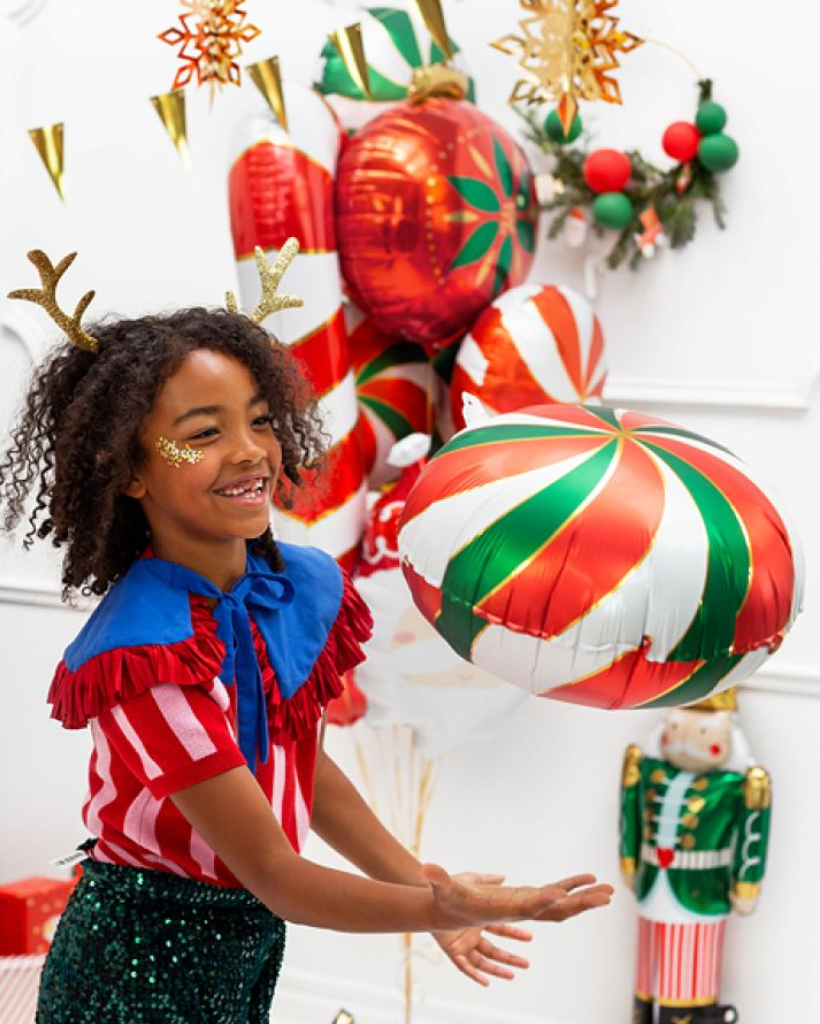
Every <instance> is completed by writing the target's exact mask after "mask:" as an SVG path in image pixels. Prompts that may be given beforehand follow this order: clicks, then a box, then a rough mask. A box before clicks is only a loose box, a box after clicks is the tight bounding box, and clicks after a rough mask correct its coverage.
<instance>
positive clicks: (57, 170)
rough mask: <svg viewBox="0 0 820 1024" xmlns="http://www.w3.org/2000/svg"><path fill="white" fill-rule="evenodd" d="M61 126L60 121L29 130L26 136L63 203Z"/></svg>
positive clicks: (61, 122)
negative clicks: (32, 144)
mask: <svg viewBox="0 0 820 1024" xmlns="http://www.w3.org/2000/svg"><path fill="white" fill-rule="evenodd" d="M63 124H64V122H63V121H60V122H58V123H57V124H49V125H45V126H44V127H43V128H30V129H29V133H28V134H29V137H30V138H31V141H32V142H33V143H34V146H35V148H36V150H37V152H38V153H39V154H40V159H41V160H42V161H43V164H44V165H45V168H46V170H47V171H48V174H49V177H50V178H51V180H52V182H53V183H54V187H55V188H56V189H57V195H58V196H59V197H60V199H62V200H63V201H65V196H64V195H63Z"/></svg>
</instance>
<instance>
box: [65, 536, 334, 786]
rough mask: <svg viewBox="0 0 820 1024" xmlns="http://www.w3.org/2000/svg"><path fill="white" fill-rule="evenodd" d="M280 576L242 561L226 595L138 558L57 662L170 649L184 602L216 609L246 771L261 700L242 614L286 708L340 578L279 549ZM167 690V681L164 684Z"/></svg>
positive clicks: (323, 631)
mask: <svg viewBox="0 0 820 1024" xmlns="http://www.w3.org/2000/svg"><path fill="white" fill-rule="evenodd" d="M279 549H280V551H281V553H282V557H283V559H284V561H285V571H284V572H283V573H275V572H273V570H272V569H271V568H270V566H269V565H268V563H267V562H266V561H265V560H264V559H263V558H259V557H257V556H255V555H252V554H251V553H250V552H249V553H248V558H247V568H246V571H245V573H244V575H243V576H242V577H241V578H240V579H239V580H237V582H236V583H235V584H234V585H233V587H231V589H230V590H229V591H227V592H225V591H222V590H220V589H219V588H218V587H217V586H215V585H214V584H213V583H211V581H210V580H208V579H206V578H205V577H204V576H201V575H200V574H199V573H197V572H194V571H193V570H191V569H186V568H184V567H183V566H180V565H177V564H176V563H174V562H166V561H163V560H162V559H159V558H142V559H140V560H139V561H137V562H135V563H134V564H133V565H132V566H131V568H130V569H129V571H128V573H127V574H126V575H125V576H124V577H123V578H122V579H121V580H120V581H118V582H117V583H116V584H115V585H114V587H112V589H111V590H110V591H109V593H108V594H107V595H106V596H105V598H104V599H103V600H102V602H101V603H100V605H99V607H98V608H97V609H96V610H95V611H94V613H93V615H92V616H91V618H90V619H89V620H88V622H87V623H86V625H85V627H84V628H83V629H82V630H81V632H80V634H79V636H78V637H77V639H76V640H75V641H74V642H73V643H72V644H71V645H70V646H69V647H68V649H67V650H66V652H65V657H64V660H65V663H66V667H67V668H68V669H69V671H71V672H76V671H78V670H79V669H80V668H81V667H82V666H83V665H84V664H85V663H86V662H87V661H88V660H89V659H90V658H93V657H95V656H96V655H99V654H102V653H105V652H106V651H111V650H115V649H117V648H123V647H125V648H127V647H141V646H146V645H154V644H160V645H165V644H174V643H179V642H181V641H184V640H188V639H190V638H191V637H193V635H194V630H193V624H192V621H191V609H190V601H189V599H188V595H189V594H199V595H202V596H203V597H207V598H211V599H213V600H215V601H216V607H215V608H214V610H213V615H214V618H215V619H216V623H217V635H218V636H219V639H220V640H221V641H222V642H223V643H224V645H225V658H224V661H223V663H222V668H221V671H220V678H221V680H222V682H223V683H224V684H225V685H226V686H233V685H235V684H236V685H237V725H238V731H239V746H240V749H241V750H242V753H243V755H244V756H245V760H246V761H247V762H248V765H249V766H250V768H251V770H254V768H255V765H256V755H257V752H258V754H259V757H260V760H261V761H262V762H263V763H264V762H265V761H266V760H267V756H268V748H269V739H268V727H267V715H266V712H265V695H264V689H263V685H262V677H261V673H260V670H259V663H258V661H257V659H256V653H255V651H254V647H253V634H252V633H251V627H250V620H249V611H251V610H252V612H253V618H254V622H255V623H256V625H257V627H258V629H259V632H260V633H261V635H262V639H263V640H264V642H265V647H266V649H267V653H268V658H269V660H270V663H271V665H272V667H273V670H274V672H275V674H276V681H277V685H278V687H279V692H280V694H281V695H282V698H283V699H284V700H288V699H289V698H290V697H292V696H293V694H294V693H295V692H296V691H297V690H298V689H299V687H300V686H302V685H303V684H304V683H305V682H306V680H307V679H308V677H309V676H310V673H311V671H312V669H313V666H314V664H315V663H316V659H317V658H318V657H319V655H320V654H321V653H322V651H323V650H324V647H325V644H326V642H327V636H328V633H329V632H330V630H331V629H332V627H333V623H334V622H335V620H336V616H337V615H338V612H339V608H340V606H341V602H342V596H343V592H344V584H343V580H342V575H341V570H340V569H339V567H338V565H337V564H336V563H335V561H334V560H333V559H332V558H331V557H330V555H327V554H325V553H324V552H323V551H319V550H317V549H315V548H303V547H297V546H295V545H290V544H279ZM168 681H171V680H168Z"/></svg>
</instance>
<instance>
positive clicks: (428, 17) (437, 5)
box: [416, 0, 453, 60]
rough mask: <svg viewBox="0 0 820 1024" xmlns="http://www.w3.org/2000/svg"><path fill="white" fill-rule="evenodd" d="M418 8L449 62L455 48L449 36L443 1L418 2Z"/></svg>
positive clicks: (427, 0)
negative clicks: (442, 7)
mask: <svg viewBox="0 0 820 1024" xmlns="http://www.w3.org/2000/svg"><path fill="white" fill-rule="evenodd" d="M416 7H417V8H418V11H419V14H420V15H421V20H422V21H423V22H424V24H425V25H426V26H427V31H428V32H429V33H430V35H431V36H432V37H433V40H434V42H435V44H436V46H438V48H439V49H440V50H441V52H442V53H443V54H444V56H445V57H446V58H447V60H452V59H453V47H452V44H451V43H450V37H449V35H448V34H447V26H446V24H445V23H444V12H443V11H442V9H441V0H416Z"/></svg>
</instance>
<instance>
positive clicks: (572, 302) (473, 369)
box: [450, 282, 606, 428]
mask: <svg viewBox="0 0 820 1024" xmlns="http://www.w3.org/2000/svg"><path fill="white" fill-rule="evenodd" d="M605 381H606V364H605V360H604V336H603V332H602V330H601V325H600V323H599V322H598V318H597V317H596V316H595V314H594V313H593V311H592V307H591V306H590V304H589V302H587V300H586V299H585V298H584V297H583V296H582V295H579V294H578V293H577V292H574V291H573V290H572V289H571V288H564V287H555V286H553V285H550V284H537V283H535V282H533V283H530V284H522V285H519V286H518V287H517V288H511V289H510V290H509V291H508V292H504V294H503V295H500V296H499V297H498V298H497V299H496V300H495V302H493V303H492V305H490V306H488V307H487V309H485V310H484V312H483V313H481V314H480V315H479V317H478V319H477V320H476V322H475V323H474V324H473V326H472V328H471V329H470V332H469V334H467V335H466V336H465V337H464V340H463V341H462V342H461V346H460V347H459V350H458V355H457V356H456V364H455V368H454V370H453V377H452V380H451V382H450V393H451V399H452V403H453V420H454V422H455V424H456V426H457V427H459V428H461V427H463V426H464V420H463V418H462V415H461V405H462V395H463V394H464V392H465V391H466V392H468V393H469V394H471V395H475V397H476V398H478V399H479V400H480V402H481V404H482V405H483V406H484V407H485V408H486V409H487V410H488V411H490V412H493V413H498V412H513V411H514V410H515V409H521V408H523V407H524V406H527V405H541V404H543V403H547V402H549V403H553V402H584V401H586V400H587V399H589V398H596V397H599V396H600V395H601V393H602V391H603V387H604V382H605Z"/></svg>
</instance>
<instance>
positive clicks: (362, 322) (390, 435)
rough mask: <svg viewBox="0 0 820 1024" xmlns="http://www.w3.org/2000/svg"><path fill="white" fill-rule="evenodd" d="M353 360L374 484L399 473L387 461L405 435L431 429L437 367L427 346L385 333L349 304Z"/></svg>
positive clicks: (362, 436)
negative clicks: (429, 359) (432, 396)
mask: <svg viewBox="0 0 820 1024" xmlns="http://www.w3.org/2000/svg"><path fill="white" fill-rule="evenodd" d="M346 322H347V330H348V337H349V339H350V358H351V361H352V363H353V371H354V373H355V374H356V394H357V395H358V398H359V441H360V444H361V446H362V454H363V457H364V466H365V472H366V473H367V477H368V482H369V485H370V487H371V488H378V487H381V485H382V484H384V483H387V482H388V481H389V480H394V479H395V478H396V477H397V476H398V475H399V470H398V468H397V467H395V466H391V465H390V464H389V463H388V462H387V456H388V455H389V454H390V449H391V448H392V447H393V445H394V444H395V443H396V441H400V440H401V439H402V438H403V437H407V435H408V434H414V433H429V431H430V428H431V424H430V419H431V416H432V410H431V409H430V403H431V392H430V389H431V387H432V380H431V375H432V370H431V368H430V364H429V362H428V361H427V356H426V355H425V354H424V350H423V349H422V348H421V347H420V346H418V345H414V344H413V343H412V342H410V341H404V340H402V339H401V338H394V337H392V336H391V335H389V334H385V333H384V332H383V331H380V330H379V329H378V328H377V327H376V326H375V324H374V323H373V321H372V320H370V319H369V318H368V317H366V316H365V314H364V313H363V312H362V311H361V310H360V309H359V308H358V307H357V306H354V305H353V303H348V304H347V307H346Z"/></svg>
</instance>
